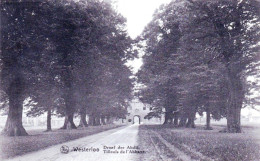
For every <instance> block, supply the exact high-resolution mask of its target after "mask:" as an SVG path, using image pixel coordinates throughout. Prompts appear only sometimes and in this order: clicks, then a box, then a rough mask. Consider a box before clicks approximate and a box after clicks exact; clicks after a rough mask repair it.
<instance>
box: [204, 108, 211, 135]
mask: <svg viewBox="0 0 260 161" xmlns="http://www.w3.org/2000/svg"><path fill="white" fill-rule="evenodd" d="M205 130H212V127H210V109H209V107H207V108H206V128H205Z"/></svg>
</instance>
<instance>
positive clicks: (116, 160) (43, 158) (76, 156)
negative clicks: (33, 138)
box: [12, 125, 140, 161]
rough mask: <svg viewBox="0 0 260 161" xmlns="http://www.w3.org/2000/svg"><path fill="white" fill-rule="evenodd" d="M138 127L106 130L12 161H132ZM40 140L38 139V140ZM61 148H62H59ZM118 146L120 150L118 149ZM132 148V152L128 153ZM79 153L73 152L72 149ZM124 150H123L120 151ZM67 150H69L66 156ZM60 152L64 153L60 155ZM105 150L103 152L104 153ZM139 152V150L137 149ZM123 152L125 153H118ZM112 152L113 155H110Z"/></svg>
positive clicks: (134, 155)
mask: <svg viewBox="0 0 260 161" xmlns="http://www.w3.org/2000/svg"><path fill="white" fill-rule="evenodd" d="M138 127H139V126H138V125H131V126H128V127H124V128H119V129H113V130H108V131H105V132H101V133H99V134H95V135H92V136H88V137H85V138H81V139H78V140H75V141H71V142H67V143H64V144H60V145H56V146H53V147H50V148H47V149H45V150H41V151H38V152H34V153H31V154H27V155H24V156H20V157H16V158H13V159H12V161H30V160H34V161H81V160H82V161H86V160H87V161H134V160H138V154H136V153H134V151H135V150H138V149H136V148H137V146H138V143H137V134H138ZM39 139H40V138H39ZM62 146H63V148H61V147H62ZM119 146H120V147H121V148H119ZM128 146H131V147H129V148H132V152H133V153H130V150H131V149H127V147H128ZM76 148H78V149H81V151H80V152H79V151H73V149H76ZM122 148H124V149H122ZM67 149H69V152H68V154H64V153H67ZM61 150H62V151H63V152H64V153H61ZM104 150H105V151H104ZM127 150H128V151H127ZM139 150H140V149H139ZM121 151H124V152H125V153H120V152H121ZM111 152H113V153H111ZM117 152H118V153H117Z"/></svg>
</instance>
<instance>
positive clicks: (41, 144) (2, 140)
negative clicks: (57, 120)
mask: <svg viewBox="0 0 260 161" xmlns="http://www.w3.org/2000/svg"><path fill="white" fill-rule="evenodd" d="M120 126H122V125H103V126H90V127H87V128H85V129H76V130H53V131H51V132H43V130H28V131H27V132H28V133H29V136H18V137H7V136H0V150H1V151H0V160H1V158H2V159H7V158H10V157H14V156H18V155H22V154H25V153H28V152H32V151H38V150H41V149H45V148H47V147H49V146H52V145H56V144H60V143H64V142H67V141H70V140H75V139H78V138H82V137H85V136H88V135H92V134H96V133H99V132H102V131H106V130H109V129H113V128H117V127H120Z"/></svg>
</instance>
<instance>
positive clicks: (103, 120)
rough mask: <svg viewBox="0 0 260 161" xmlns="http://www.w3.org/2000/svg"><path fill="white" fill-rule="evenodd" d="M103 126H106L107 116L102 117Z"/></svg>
mask: <svg viewBox="0 0 260 161" xmlns="http://www.w3.org/2000/svg"><path fill="white" fill-rule="evenodd" d="M101 122H102V125H106V121H105V116H101Z"/></svg>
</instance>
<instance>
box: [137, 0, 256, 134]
mask: <svg viewBox="0 0 260 161" xmlns="http://www.w3.org/2000/svg"><path fill="white" fill-rule="evenodd" d="M259 16H260V3H259V1H256V0H208V1H204V0H176V1H172V2H171V3H169V4H167V5H163V6H161V7H160V8H159V9H158V10H157V11H156V13H155V14H154V17H153V20H152V21H151V22H150V23H149V25H148V26H147V27H146V29H145V30H144V31H143V33H142V35H141V36H140V37H139V44H140V46H142V47H143V49H144V56H143V60H144V64H143V66H142V67H141V70H140V71H139V72H138V73H137V77H138V81H139V83H141V84H142V85H143V88H142V89H141V90H140V91H139V93H138V95H139V98H140V99H141V101H142V102H144V103H148V104H150V105H151V106H152V111H151V112H150V113H149V114H148V115H147V116H146V118H148V119H150V118H152V117H160V116H161V114H165V115H164V116H165V122H164V124H174V125H176V126H181V127H182V126H186V127H195V124H194V120H195V115H196V113H199V114H201V115H202V113H203V112H206V113H207V126H206V129H211V127H210V118H211V117H212V118H214V119H216V120H219V119H221V118H223V117H225V118H226V119H227V128H226V131H227V132H230V133H239V132H241V126H240V125H241V123H240V117H241V109H242V107H243V106H244V105H248V102H250V101H249V98H252V97H249V96H248V94H250V93H252V90H253V89H255V90H256V89H259V82H250V81H248V80H247V77H248V76H252V77H254V78H255V80H259V68H260V66H259V60H260V53H259V45H260V43H259V38H260V30H259V29H260V21H259V20H260V19H259V18H260V17H259ZM257 73H258V74H257ZM250 91H251V92H250ZM257 99H259V98H254V99H253V100H251V103H252V102H253V103H255V104H256V103H258V104H259V100H257Z"/></svg>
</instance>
